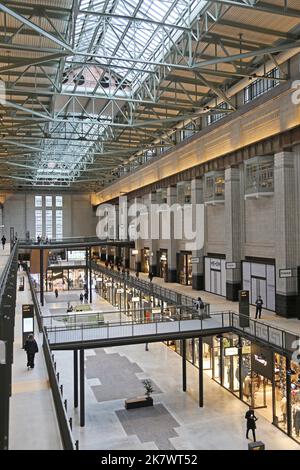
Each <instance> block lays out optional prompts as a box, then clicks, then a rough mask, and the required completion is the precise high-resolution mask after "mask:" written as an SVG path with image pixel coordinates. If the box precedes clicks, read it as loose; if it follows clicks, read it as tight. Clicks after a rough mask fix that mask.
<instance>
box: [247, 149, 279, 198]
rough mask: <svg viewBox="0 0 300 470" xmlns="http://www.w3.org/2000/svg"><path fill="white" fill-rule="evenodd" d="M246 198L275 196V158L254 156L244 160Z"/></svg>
mask: <svg viewBox="0 0 300 470" xmlns="http://www.w3.org/2000/svg"><path fill="white" fill-rule="evenodd" d="M244 168H245V199H248V198H256V199H257V198H259V197H262V196H273V194H274V158H273V156H266V157H254V158H251V159H250V160H247V161H245V162H244Z"/></svg>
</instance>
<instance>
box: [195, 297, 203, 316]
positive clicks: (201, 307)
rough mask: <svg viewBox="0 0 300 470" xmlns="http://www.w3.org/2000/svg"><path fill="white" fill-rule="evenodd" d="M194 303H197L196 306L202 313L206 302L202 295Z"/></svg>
mask: <svg viewBox="0 0 300 470" xmlns="http://www.w3.org/2000/svg"><path fill="white" fill-rule="evenodd" d="M194 305H195V307H196V309H197V311H198V313H201V314H202V313H203V311H204V302H203V300H202V299H201V297H198V299H197V300H196V301H195V303H194Z"/></svg>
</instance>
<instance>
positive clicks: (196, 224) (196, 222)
mask: <svg viewBox="0 0 300 470" xmlns="http://www.w3.org/2000/svg"><path fill="white" fill-rule="evenodd" d="M191 203H192V224H193V232H194V233H195V234H196V239H195V244H197V245H198V243H199V245H201V240H203V245H202V246H196V247H195V249H194V250H193V251H192V257H193V258H194V260H196V259H197V260H199V261H197V262H194V263H193V264H192V288H193V289H195V290H203V289H204V200H203V179H193V180H192V181H191ZM199 232H201V234H203V235H202V236H201V234H200V233H199Z"/></svg>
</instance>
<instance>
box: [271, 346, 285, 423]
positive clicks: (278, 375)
mask: <svg viewBox="0 0 300 470" xmlns="http://www.w3.org/2000/svg"><path fill="white" fill-rule="evenodd" d="M274 379H275V416H274V423H275V424H276V425H277V426H278V427H280V428H281V429H283V430H284V431H287V401H286V358H285V357H284V356H281V355H280V354H277V353H275V354H274Z"/></svg>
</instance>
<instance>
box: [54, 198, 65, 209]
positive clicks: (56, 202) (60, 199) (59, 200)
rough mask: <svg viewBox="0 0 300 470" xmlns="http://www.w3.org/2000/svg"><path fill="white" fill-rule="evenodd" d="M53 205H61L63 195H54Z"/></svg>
mask: <svg viewBox="0 0 300 470" xmlns="http://www.w3.org/2000/svg"><path fill="white" fill-rule="evenodd" d="M55 205H56V207H62V205H63V197H62V196H55Z"/></svg>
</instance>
